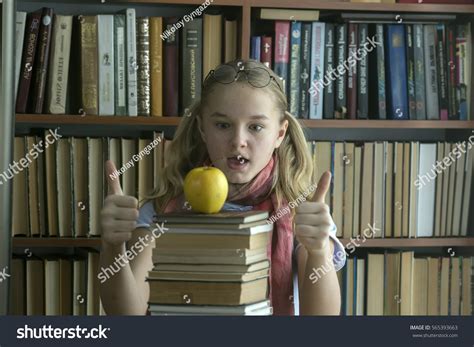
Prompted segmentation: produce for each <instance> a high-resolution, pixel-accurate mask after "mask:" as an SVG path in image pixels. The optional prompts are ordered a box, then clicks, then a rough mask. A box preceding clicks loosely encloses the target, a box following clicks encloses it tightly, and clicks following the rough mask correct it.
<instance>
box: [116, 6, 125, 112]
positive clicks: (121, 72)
mask: <svg viewBox="0 0 474 347" xmlns="http://www.w3.org/2000/svg"><path fill="white" fill-rule="evenodd" d="M125 44H126V42H125V15H124V14H115V15H114V74H115V78H114V80H115V91H114V95H115V115H116V116H125V115H126V114H127V76H126V74H127V65H126V60H125V50H126V47H125Z"/></svg>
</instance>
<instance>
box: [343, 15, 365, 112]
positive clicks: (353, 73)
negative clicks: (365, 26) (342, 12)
mask: <svg viewBox="0 0 474 347" xmlns="http://www.w3.org/2000/svg"><path fill="white" fill-rule="evenodd" d="M358 28H359V27H358V24H356V23H349V24H348V29H347V31H348V32H347V41H348V42H347V55H348V57H349V58H348V61H347V62H348V71H347V116H348V118H349V119H356V116H357V80H358V78H357V75H358V72H357V60H356V59H355V57H356V56H357V48H358V42H359V33H358ZM364 39H365V38H364Z"/></svg>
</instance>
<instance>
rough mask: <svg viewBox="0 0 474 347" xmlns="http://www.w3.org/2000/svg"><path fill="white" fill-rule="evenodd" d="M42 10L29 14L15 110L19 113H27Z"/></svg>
mask: <svg viewBox="0 0 474 347" xmlns="http://www.w3.org/2000/svg"><path fill="white" fill-rule="evenodd" d="M41 13H42V11H41V10H39V11H36V12H33V13H30V14H28V16H27V23H26V33H25V44H24V45H23V56H22V59H21V74H20V81H19V83H18V94H17V99H16V107H15V110H16V112H17V113H26V107H27V104H28V95H29V92H30V86H31V79H32V76H33V72H32V71H33V65H34V62H35V54H36V47H37V41H38V32H39V27H40V22H41Z"/></svg>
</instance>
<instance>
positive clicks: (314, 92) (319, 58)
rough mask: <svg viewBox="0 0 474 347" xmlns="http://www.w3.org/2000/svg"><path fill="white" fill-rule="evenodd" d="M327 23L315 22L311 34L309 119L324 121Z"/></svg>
mask: <svg viewBox="0 0 474 347" xmlns="http://www.w3.org/2000/svg"><path fill="white" fill-rule="evenodd" d="M325 33H326V31H325V23H322V22H313V32H312V33H311V74H310V76H311V88H310V89H309V90H310V98H309V118H310V119H323V95H324V94H323V91H324V87H325V86H324V82H325V78H324V77H325V76H324V75H323V73H324V48H325V45H324V39H325V36H324V35H325Z"/></svg>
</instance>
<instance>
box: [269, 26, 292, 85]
mask: <svg viewBox="0 0 474 347" xmlns="http://www.w3.org/2000/svg"><path fill="white" fill-rule="evenodd" d="M289 41H290V22H288V21H275V66H274V69H273V70H274V71H275V73H276V74H277V75H278V76H280V78H281V79H282V80H283V85H284V86H285V89H286V92H287V94H288V90H289V88H288V87H289V83H288V75H289V74H288V65H289V58H290V50H289Z"/></svg>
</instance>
